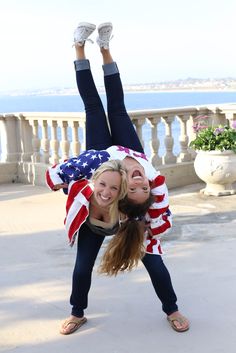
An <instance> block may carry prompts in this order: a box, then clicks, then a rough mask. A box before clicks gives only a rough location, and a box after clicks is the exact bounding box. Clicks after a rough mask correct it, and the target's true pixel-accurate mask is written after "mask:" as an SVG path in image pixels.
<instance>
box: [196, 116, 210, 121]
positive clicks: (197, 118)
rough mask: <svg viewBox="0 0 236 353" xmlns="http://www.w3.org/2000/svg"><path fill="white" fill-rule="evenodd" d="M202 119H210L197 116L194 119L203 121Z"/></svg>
mask: <svg viewBox="0 0 236 353" xmlns="http://www.w3.org/2000/svg"><path fill="white" fill-rule="evenodd" d="M201 119H208V116H207V115H197V116H195V118H194V120H201Z"/></svg>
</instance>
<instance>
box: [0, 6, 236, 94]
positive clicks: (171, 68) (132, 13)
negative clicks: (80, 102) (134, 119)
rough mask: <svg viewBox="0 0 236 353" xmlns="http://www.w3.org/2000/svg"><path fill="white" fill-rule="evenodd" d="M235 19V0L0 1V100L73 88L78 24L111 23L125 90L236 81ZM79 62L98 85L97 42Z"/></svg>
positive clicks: (114, 57) (98, 55)
mask: <svg viewBox="0 0 236 353" xmlns="http://www.w3.org/2000/svg"><path fill="white" fill-rule="evenodd" d="M235 14H236V1H235V0H224V1H222V0H197V1H193V0H178V1H177V0H145V1H140V0H116V1H115V0H100V1H99V0H40V1H39V0H20V1H19V0H0V93H5V92H7V91H13V90H34V89H48V88H70V87H71V88H75V75H74V67H73V60H74V59H75V56H74V54H75V53H74V48H73V47H72V44H73V32H74V29H75V28H76V26H77V25H78V23H79V22H83V21H86V22H91V23H94V24H96V25H99V24H100V23H102V22H107V21H109V22H112V23H113V27H114V29H113V35H114V37H113V39H112V41H111V44H110V48H111V53H112V56H113V59H114V60H115V61H116V62H117V63H118V66H119V69H120V72H121V77H122V80H123V83H125V84H139V83H151V82H163V81H168V80H176V79H186V78H188V77H193V78H223V77H234V78H236V40H235V34H236V21H235ZM91 38H92V39H94V40H95V39H96V33H93V35H92V37H91ZM86 55H87V58H88V59H90V63H91V68H92V71H93V74H94V79H95V82H96V84H97V85H101V84H102V82H103V80H102V69H101V65H102V60H101V55H100V52H99V48H98V46H97V44H96V42H95V43H94V44H90V43H86Z"/></svg>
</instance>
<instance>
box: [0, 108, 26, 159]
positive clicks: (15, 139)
mask: <svg viewBox="0 0 236 353" xmlns="http://www.w3.org/2000/svg"><path fill="white" fill-rule="evenodd" d="M0 121H1V127H0V128H1V147H2V153H1V162H17V161H19V160H20V155H21V146H20V136H19V120H18V117H17V116H15V115H13V114H9V115H5V116H1V117H0Z"/></svg>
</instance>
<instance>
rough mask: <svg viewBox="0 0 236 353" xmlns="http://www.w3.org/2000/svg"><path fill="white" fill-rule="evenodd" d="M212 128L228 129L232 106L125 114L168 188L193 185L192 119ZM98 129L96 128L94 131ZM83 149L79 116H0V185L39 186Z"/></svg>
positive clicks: (234, 108)
mask: <svg viewBox="0 0 236 353" xmlns="http://www.w3.org/2000/svg"><path fill="white" fill-rule="evenodd" d="M202 114H204V115H207V116H208V118H209V121H210V122H211V123H212V124H213V125H217V124H230V125H231V124H232V121H233V120H235V119H236V105H234V104H230V105H227V104H222V105H218V106H215V105H209V106H204V107H200V106H194V107H181V108H169V109H155V110H142V111H129V115H130V117H131V119H132V121H133V124H134V125H135V127H136V131H137V133H138V136H139V138H140V140H141V142H142V145H143V147H144V150H145V153H146V154H147V155H148V156H149V158H150V159H151V161H152V163H153V165H154V166H155V168H158V169H159V170H161V172H162V174H164V175H165V176H166V178H167V182H168V185H169V187H176V186H183V185H188V184H192V183H194V182H197V181H198V178H197V176H196V174H195V172H194V169H193V161H194V159H195V155H196V153H195V151H193V150H191V149H190V148H189V142H190V141H191V140H192V139H193V138H194V137H195V135H194V132H193V129H192V126H193V119H194V117H196V116H198V115H202ZM98 128H99V126H98ZM84 149H85V115H84V113H38V112H35V113H17V114H2V115H0V153H1V154H0V156H1V159H0V182H1V183H2V182H12V181H13V182H14V181H19V182H28V183H33V184H39V185H42V184H44V173H45V169H46V168H47V167H48V165H49V164H55V163H58V162H60V161H63V160H65V159H67V158H68V157H70V156H74V155H78V154H79V153H80V152H81V151H82V150H84Z"/></svg>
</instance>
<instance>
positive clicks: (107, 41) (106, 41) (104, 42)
mask: <svg viewBox="0 0 236 353" xmlns="http://www.w3.org/2000/svg"><path fill="white" fill-rule="evenodd" d="M113 37H114V36H113V34H112V36H111V38H109V39H108V40H105V39H100V38H99V37H98V39H97V40H98V41H99V43H101V44H107V43H109V42H110V41H111V40H112V38H113Z"/></svg>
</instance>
